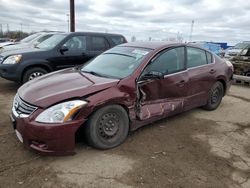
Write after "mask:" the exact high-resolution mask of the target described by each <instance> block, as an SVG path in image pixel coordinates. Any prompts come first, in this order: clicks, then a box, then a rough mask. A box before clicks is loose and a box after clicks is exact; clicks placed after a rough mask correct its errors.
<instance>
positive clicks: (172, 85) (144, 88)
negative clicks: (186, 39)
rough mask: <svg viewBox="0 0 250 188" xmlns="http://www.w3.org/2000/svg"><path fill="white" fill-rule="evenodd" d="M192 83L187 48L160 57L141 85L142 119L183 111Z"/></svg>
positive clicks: (146, 71)
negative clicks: (186, 53) (187, 64)
mask: <svg viewBox="0 0 250 188" xmlns="http://www.w3.org/2000/svg"><path fill="white" fill-rule="evenodd" d="M188 81H189V79H188V73H187V71H186V69H185V47H184V46H180V47H175V48H171V49H165V50H164V51H162V52H160V53H159V54H157V55H156V56H155V57H154V58H153V59H152V60H151V61H150V62H149V64H148V65H147V66H146V68H145V69H144V71H143V72H142V74H141V76H140V77H139V79H138V82H137V90H138V92H137V95H138V96H137V100H138V101H137V117H138V119H139V120H147V119H151V118H157V117H159V118H163V117H167V116H170V115H174V114H177V113H179V112H182V111H183V107H184V105H185V104H184V103H185V101H184V100H185V98H186V97H187V83H188Z"/></svg>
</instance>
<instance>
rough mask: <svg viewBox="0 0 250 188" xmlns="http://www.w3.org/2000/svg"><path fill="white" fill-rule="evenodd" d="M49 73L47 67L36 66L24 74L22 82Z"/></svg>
mask: <svg viewBox="0 0 250 188" xmlns="http://www.w3.org/2000/svg"><path fill="white" fill-rule="evenodd" d="M47 73H48V72H47V71H46V70H45V69H43V68H40V67H34V68H31V69H28V70H27V71H26V72H25V73H24V75H23V80H22V82H23V83H26V82H28V81H30V80H33V79H34V78H37V77H39V76H42V75H44V74H47Z"/></svg>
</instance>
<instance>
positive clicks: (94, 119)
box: [85, 105, 129, 149]
mask: <svg viewBox="0 0 250 188" xmlns="http://www.w3.org/2000/svg"><path fill="white" fill-rule="evenodd" d="M128 131H129V118H128V114H127V112H126V111H125V110H124V108H123V107H121V106H119V105H110V106H106V107H103V108H101V109H99V110H97V111H96V112H95V113H94V114H93V115H91V117H90V118H89V120H88V122H87V125H86V129H85V134H86V138H87V142H88V143H89V145H91V146H92V147H95V148H99V149H109V148H113V147H116V146H118V145H120V144H121V143H122V142H123V141H124V140H125V139H126V137H127V135H128Z"/></svg>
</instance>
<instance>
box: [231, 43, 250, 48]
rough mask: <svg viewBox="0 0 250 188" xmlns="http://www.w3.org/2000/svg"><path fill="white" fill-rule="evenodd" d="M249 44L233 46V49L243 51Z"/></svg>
mask: <svg viewBox="0 0 250 188" xmlns="http://www.w3.org/2000/svg"><path fill="white" fill-rule="evenodd" d="M248 45H249V44H247V43H238V44H236V45H235V46H234V49H244V48H246V47H247V46H248Z"/></svg>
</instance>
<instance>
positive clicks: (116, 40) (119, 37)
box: [110, 36, 126, 45]
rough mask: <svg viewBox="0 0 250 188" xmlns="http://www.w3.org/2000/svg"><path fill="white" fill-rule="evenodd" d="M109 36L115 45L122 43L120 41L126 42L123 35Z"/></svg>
mask: <svg viewBox="0 0 250 188" xmlns="http://www.w3.org/2000/svg"><path fill="white" fill-rule="evenodd" d="M110 38H111V40H112V42H113V43H114V44H115V45H118V44H122V43H125V42H126V41H125V39H124V37H122V36H111V37H110Z"/></svg>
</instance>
